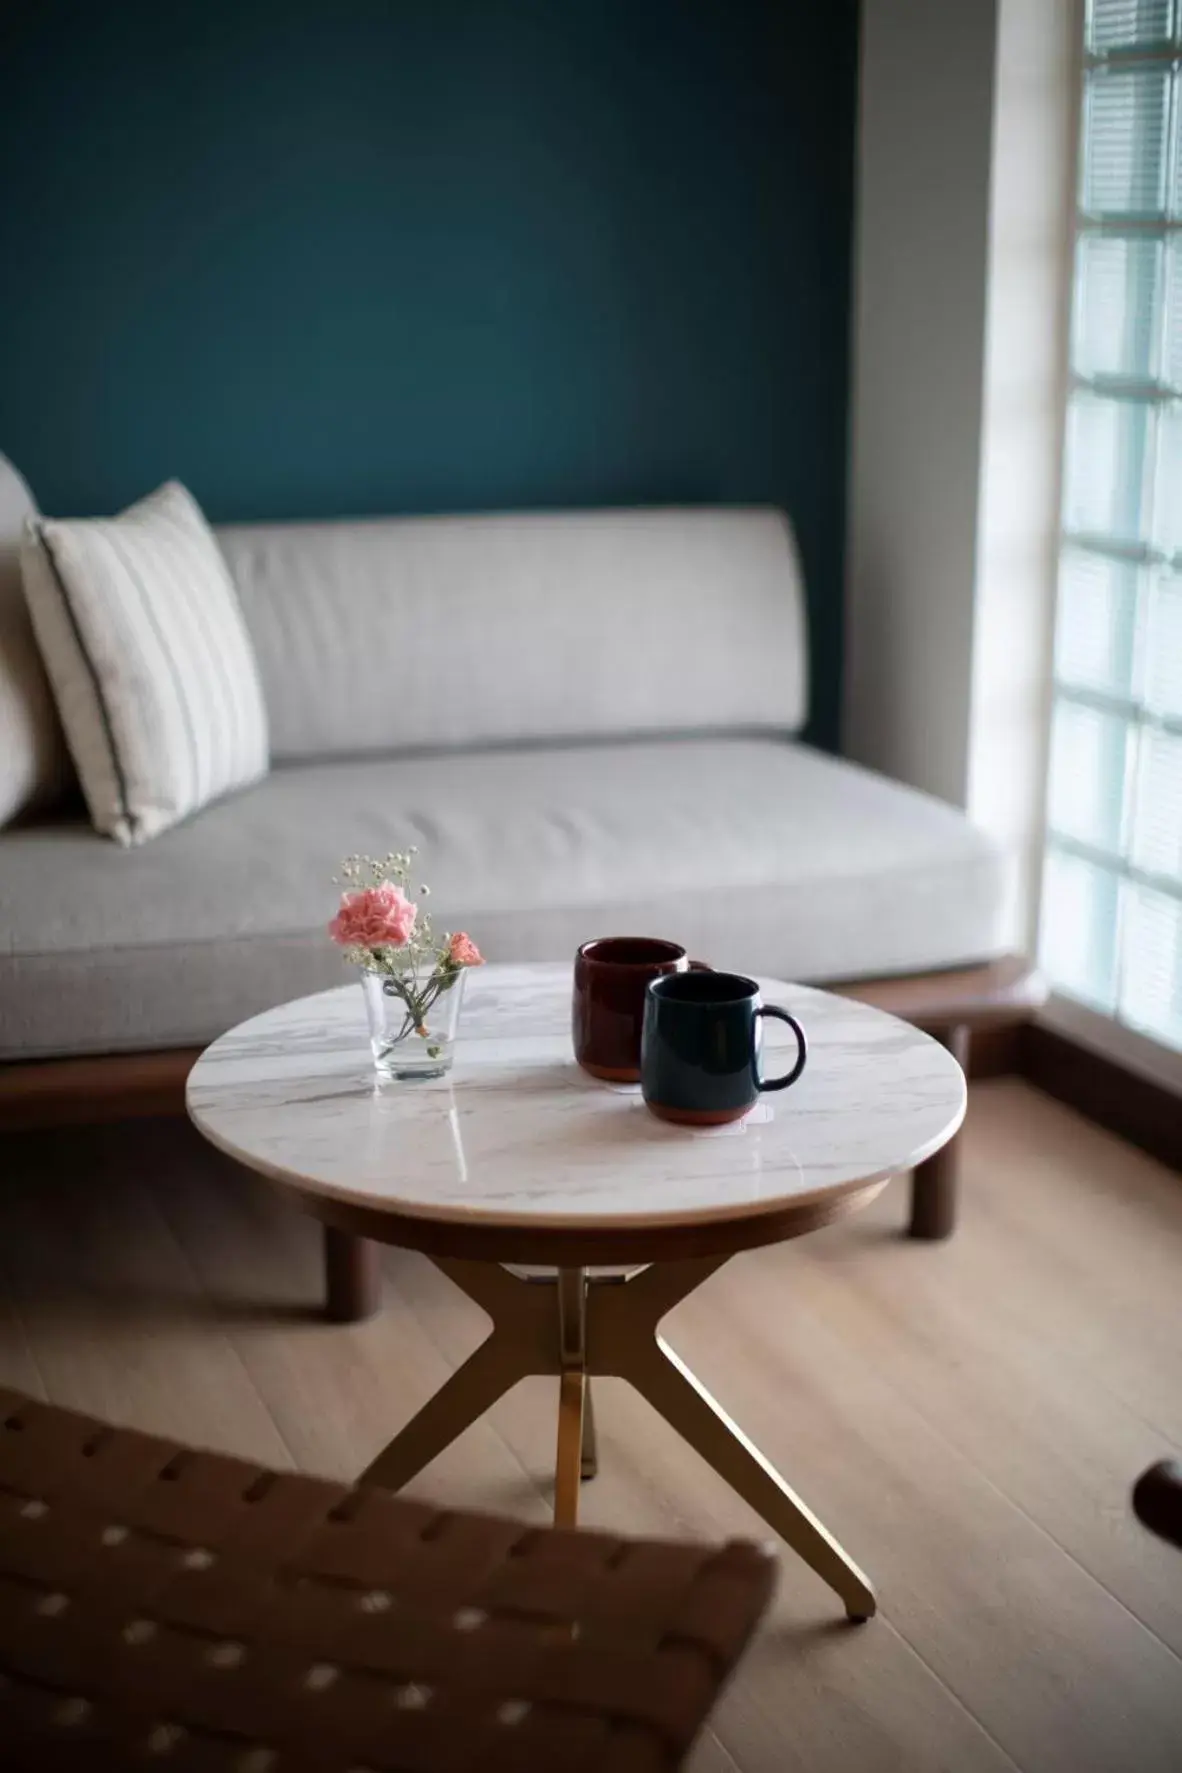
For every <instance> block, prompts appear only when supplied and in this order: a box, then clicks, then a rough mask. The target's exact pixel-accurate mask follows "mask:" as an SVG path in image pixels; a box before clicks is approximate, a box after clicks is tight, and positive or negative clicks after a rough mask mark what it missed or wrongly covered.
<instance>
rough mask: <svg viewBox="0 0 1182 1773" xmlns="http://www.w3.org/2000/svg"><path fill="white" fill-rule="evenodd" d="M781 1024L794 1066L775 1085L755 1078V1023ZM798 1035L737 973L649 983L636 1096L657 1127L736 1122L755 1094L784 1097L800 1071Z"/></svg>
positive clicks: (803, 1055) (802, 1057) (802, 1049)
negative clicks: (660, 1123) (793, 1049)
mask: <svg viewBox="0 0 1182 1773" xmlns="http://www.w3.org/2000/svg"><path fill="white" fill-rule="evenodd" d="M766 1016H773V1017H774V1018H775V1019H776V1021H777V1022H787V1024H788V1026H789V1028H791V1030H792V1032H793V1033H794V1034H795V1036H796V1045H797V1054H796V1063H795V1065H793V1067H792V1069H791V1070H790V1071H788V1072H786V1073H785V1075H784V1076H783V1077H769V1078H765V1077H762V1076H761V1075H760V1069H759V1058H760V1050H761V1047H762V1044H763V1020H764V1018H765V1017H766ZM807 1058H808V1043H807V1041H806V1040H805V1035H804V1029H803V1028H802V1027H801V1026H800V1023H799V1022H798V1021H797V1020H796V1017H795V1016H790V1015H789V1014H788V1011H787V1010H782V1009H780V1008H779V1006H778V1005H777V1004H771V1003H761V1002H760V998H759V986H758V985H757V984H756V983H755V980H754V979H746V978H744V977H743V975H742V974H741V973H705V972H703V973H669V974H666V976H665V977H664V978H660V979H654V980H653V981H652V983H651V984H650V985H649V987H648V991H647V993H646V995H645V1004H644V1027H643V1030H642V1033H641V1041H640V1088H641V1091H642V1093H643V1095H644V1099H645V1102H646V1103H647V1105H648V1107H649V1108H650V1109H651V1110H652V1112H653V1113H654V1114H656V1115H659V1116H660V1118H661V1119H662V1120H672V1121H677V1122H680V1123H681V1124H683V1125H688V1126H695V1127H713V1126H721V1125H722V1124H723V1123H724V1122H726V1121H729V1120H739V1119H740V1118H741V1116H743V1115H744V1114H746V1113H747V1110H748V1109H749V1108H751V1107H752V1106H753V1105H754V1103H755V1101H756V1100H757V1098H758V1096H759V1094H760V1092H761V1091H762V1090H786V1089H787V1088H788V1085H789V1084H794V1083H795V1082H796V1080H797V1078H798V1077H799V1076H800V1074H801V1072H802V1071H803V1070H804V1067H805V1061H806V1060H807Z"/></svg>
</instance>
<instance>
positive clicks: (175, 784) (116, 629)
mask: <svg viewBox="0 0 1182 1773" xmlns="http://www.w3.org/2000/svg"><path fill="white" fill-rule="evenodd" d="M21 569H22V577H23V581H24V589H25V597H26V598H27V600H28V604H29V612H30V614H31V616H32V619H33V628H34V630H35V632H36V635H37V641H38V645H39V646H40V648H41V654H42V657H43V659H44V661H45V668H46V670H47V671H48V673H49V678H50V682H51V683H52V685H53V691H54V695H55V697H56V699H57V705H58V710H59V712H60V714H61V717H62V725H63V726H64V727H65V730H66V738H67V740H68V741H69V746H70V750H71V752H72V754H73V757H74V762H75V765H76V766H77V770H78V775H79V778H80V779H81V782H82V788H83V792H84V793H85V795H86V802H87V805H88V806H89V808H90V816H91V819H92V820H93V822H94V826H95V829H96V830H97V831H101V832H103V833H105V834H106V835H107V836H110V837H114V838H117V839H118V841H119V842H120V843H122V844H138V843H143V842H144V841H145V839H147V838H149V837H154V836H156V834H157V833H158V832H161V831H165V830H167V829H168V827H169V826H170V825H175V824H176V823H177V821H178V820H180V819H183V818H186V817H187V816H188V815H189V814H190V813H194V812H196V811H197V810H198V809H199V808H200V807H203V806H206V805H207V804H208V803H209V802H210V801H212V800H216V799H218V798H219V797H220V796H221V795H223V794H228V793H229V792H230V791H231V790H232V789H235V788H244V787H246V786H247V784H248V783H250V782H255V781H257V780H258V779H259V777H260V776H263V775H265V774H266V771H267V765H268V754H267V717H266V710H265V708H264V706H263V695H262V688H261V686H260V683H259V676H258V671H257V668H256V665H255V658H254V651H253V648H252V646H251V643H250V637H249V635H248V634H247V632H246V627H245V624H244V623H243V620H242V612H241V610H240V609H239V607H238V595H237V592H236V591H235V589H234V584H233V581H232V580H231V578H230V574H229V572H228V570H227V568H226V564H225V562H224V560H223V559H222V556H221V553H220V552H219V550H218V545H217V543H216V542H215V541H214V538H213V535H212V533H211V531H210V529H209V525H208V524H207V523H206V521H205V518H204V517H203V516H202V513H201V510H200V508H199V506H198V505H197V503H196V501H195V500H194V499H193V498H192V497H191V495H190V494H189V493H188V492H186V490H185V488H184V487H183V486H180V485H178V484H177V483H176V482H175V481H170V482H169V484H168V485H167V486H162V487H161V488H160V489H159V491H157V492H154V493H152V494H151V495H150V496H149V497H148V498H146V499H141V500H140V502H139V503H138V504H136V505H132V506H130V507H129V509H128V510H126V511H124V512H121V514H120V515H119V516H118V517H112V518H108V519H86V520H84V521H71V522H59V521H56V520H50V519H44V518H42V519H37V520H35V521H32V522H30V524H29V525H28V528H27V530H26V535H25V542H24V546H23V548H22V551H21Z"/></svg>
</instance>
